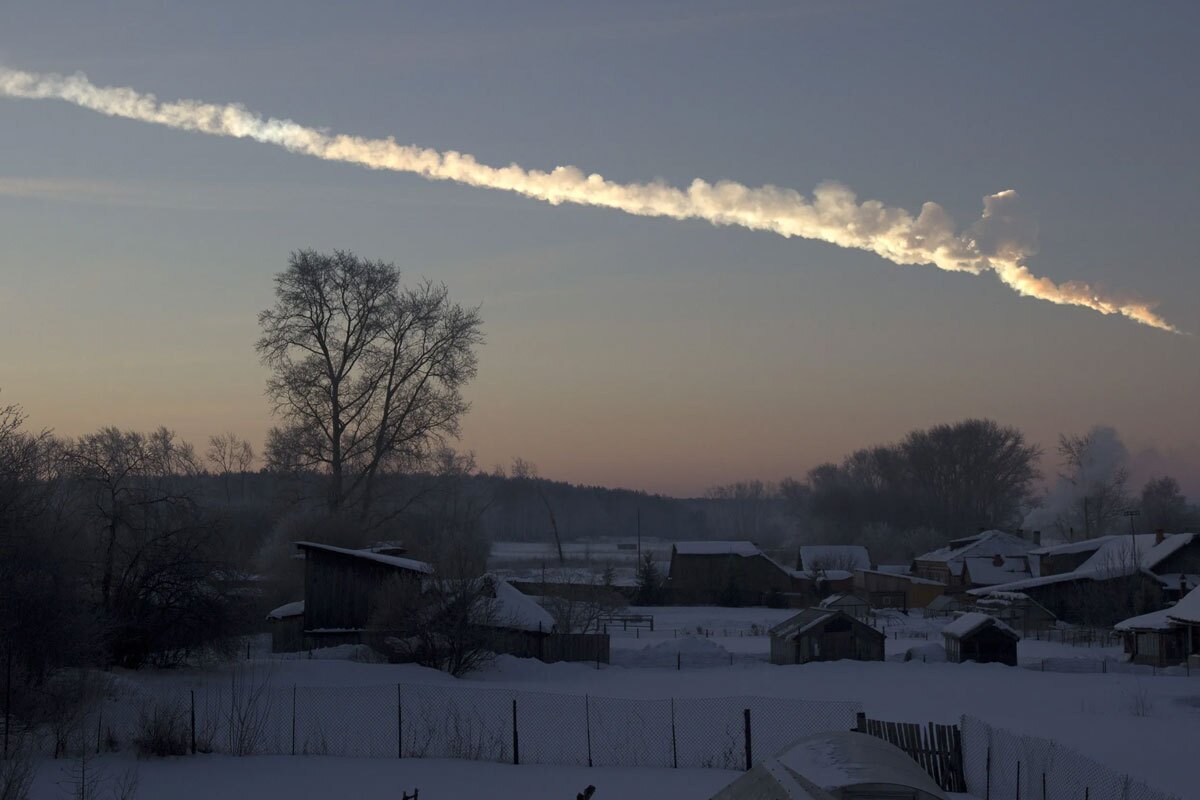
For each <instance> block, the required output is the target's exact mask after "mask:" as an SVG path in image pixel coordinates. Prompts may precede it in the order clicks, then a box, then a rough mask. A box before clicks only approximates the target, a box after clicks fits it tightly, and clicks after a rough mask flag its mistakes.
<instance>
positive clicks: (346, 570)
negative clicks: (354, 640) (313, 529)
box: [296, 542, 433, 642]
mask: <svg viewBox="0 0 1200 800" xmlns="http://www.w3.org/2000/svg"><path fill="white" fill-rule="evenodd" d="M296 547H298V548H299V549H300V551H301V552H302V553H304V633H305V635H306V636H309V637H314V638H317V637H322V636H325V637H328V638H330V639H337V640H338V641H339V642H340V641H345V640H346V636H347V635H349V634H358V633H361V632H362V631H363V630H364V629H365V628H366V627H367V622H368V620H369V619H370V617H371V612H372V610H373V609H372V604H373V603H374V601H375V597H376V595H377V593H378V591H379V589H380V588H381V587H383V585H384V584H385V583H387V582H388V581H389V580H392V579H393V578H396V577H397V576H399V577H401V578H404V579H411V580H420V579H421V578H422V577H424V576H426V575H431V574H432V573H433V568H432V567H430V566H429V565H428V564H426V563H425V562H423V561H416V560H414V559H411V558H403V557H400V556H389V555H384V554H382V553H379V552H376V551H374V550H350V549H347V548H344V547H334V546H332V545H327V544H316V543H314V542H297V543H296Z"/></svg>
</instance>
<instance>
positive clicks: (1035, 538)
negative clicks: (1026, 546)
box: [1033, 531, 1042, 547]
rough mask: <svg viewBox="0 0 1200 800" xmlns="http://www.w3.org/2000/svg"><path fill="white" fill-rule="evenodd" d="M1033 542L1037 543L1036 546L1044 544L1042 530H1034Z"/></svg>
mask: <svg viewBox="0 0 1200 800" xmlns="http://www.w3.org/2000/svg"><path fill="white" fill-rule="evenodd" d="M1033 543H1034V545H1035V546H1037V547H1041V546H1042V532H1041V531H1034V532H1033Z"/></svg>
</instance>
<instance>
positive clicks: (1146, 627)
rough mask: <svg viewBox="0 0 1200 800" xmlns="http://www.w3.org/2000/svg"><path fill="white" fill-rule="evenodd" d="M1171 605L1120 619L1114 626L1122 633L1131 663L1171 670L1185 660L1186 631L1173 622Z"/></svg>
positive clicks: (1114, 628)
mask: <svg viewBox="0 0 1200 800" xmlns="http://www.w3.org/2000/svg"><path fill="white" fill-rule="evenodd" d="M1173 610H1174V606H1172V607H1170V608H1164V609H1162V610H1160V611H1152V612H1150V613H1149V614H1140V615H1138V616H1136V617H1131V618H1130V619H1127V620H1122V621H1121V622H1118V623H1117V624H1116V625H1114V626H1113V630H1115V631H1116V632H1117V633H1119V634H1121V638H1122V639H1123V640H1124V643H1125V652H1126V653H1127V654H1128V655H1129V660H1130V662H1132V663H1134V664H1148V665H1150V666H1154V667H1170V666H1174V665H1175V664H1182V663H1183V662H1184V661H1186V660H1187V628H1186V627H1185V626H1183V625H1180V624H1177V623H1173V622H1172V621H1171V619H1170V613H1171V611H1173Z"/></svg>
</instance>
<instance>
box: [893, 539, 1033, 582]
mask: <svg viewBox="0 0 1200 800" xmlns="http://www.w3.org/2000/svg"><path fill="white" fill-rule="evenodd" d="M1035 546H1036V545H1035V544H1034V543H1033V542H1031V541H1030V540H1028V539H1025V538H1022V537H1021V536H1017V535H1015V534H1011V533H1005V532H1004V531H998V530H991V531H983V532H981V533H977V534H975V535H974V536H966V537H963V538H960V539H953V540H951V541H949V542H947V543H946V544H945V546H943V547H939V548H938V549H936V550H931V551H930V552H928V553H925V554H923V555H919V556H917V557H916V558H915V559H913V566H912V573H913V574H914V575H916V576H917V577H919V578H925V579H927V580H932V581H938V582H939V583H943V584H945V586H946V593H947V594H956V593H958V592H962V591H965V590H967V589H969V588H971V586H970V584H969V583H968V582H967V577H966V576H964V568H965V567H966V559H968V558H992V557H994V556H1003V557H1008V556H1028V554H1029V551H1030V550H1032V549H1033V548H1034V547H1035Z"/></svg>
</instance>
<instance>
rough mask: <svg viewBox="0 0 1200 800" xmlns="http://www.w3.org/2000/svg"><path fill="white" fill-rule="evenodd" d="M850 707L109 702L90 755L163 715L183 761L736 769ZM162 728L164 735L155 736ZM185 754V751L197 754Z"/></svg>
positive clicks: (213, 696)
mask: <svg viewBox="0 0 1200 800" xmlns="http://www.w3.org/2000/svg"><path fill="white" fill-rule="evenodd" d="M861 710H862V707H861V704H860V703H857V702H841V701H811V700H799V699H788V698H776V697H772V698H767V697H703V698H696V697H691V698H674V699H671V698H667V699H647V698H622V697H608V696H598V695H571V694H552V693H545V692H523V691H513V690H510V689H493V688H488V687H475V686H455V685H446V686H443V685H419V684H401V685H392V686H352V687H327V686H288V687H281V686H278V685H272V684H263V683H254V682H251V681H246V682H243V683H238V682H236V681H235V682H233V683H231V685H229V686H226V687H221V688H217V687H207V688H202V689H196V690H192V691H183V692H179V691H171V692H164V693H155V694H137V695H128V694H127V695H124V696H122V697H119V698H110V699H108V700H107V701H105V702H104V704H103V705H102V706H101V707H100V709H99V710H98V713H97V716H96V718H95V720H94V722H89V723H88V724H87V725H85V726H83V729H84V731H86V736H87V746H88V747H91V746H92V741H91V739H92V737H93V735H94V739H95V742H94V744H95V747H96V749H97V750H98V751H99V750H125V749H132V748H136V746H137V742H138V740H139V738H144V737H145V736H146V732H147V731H148V730H149V729H151V728H152V727H153V726H152V725H150V721H151V720H154V719H159V720H162V719H168V720H172V721H173V723H172V725H173V726H174V730H173V735H174V738H175V739H176V740H177V741H178V742H181V743H182V744H183V746H184V749H186V750H187V751H189V752H192V751H194V752H214V753H226V754H232V755H288V754H293V755H330V756H348V757H366V758H460V759H470V760H477V761H496V762H505V763H522V764H558V765H580V766H622V767H711V768H719V769H744V768H747V766H748V764H749V763H751V760H752V758H753V753H754V752H758V753H760V754H763V755H766V754H770V753H774V752H776V751H778V750H780V749H782V748H783V747H785V746H787V745H788V744H791V743H792V742H794V741H795V740H796V739H799V738H801V737H803V736H807V735H811V734H815V733H820V732H823V731H828V730H850V729H851V728H853V727H854V725H855V722H856V715H857V714H858V712H859V711H861ZM161 727H162V726H159V728H161ZM193 748H194V750H193Z"/></svg>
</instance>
